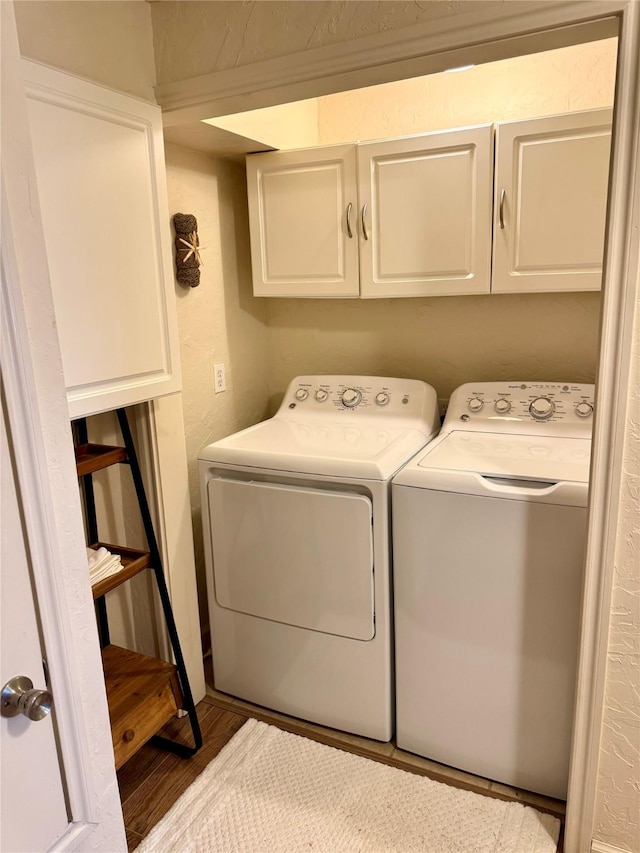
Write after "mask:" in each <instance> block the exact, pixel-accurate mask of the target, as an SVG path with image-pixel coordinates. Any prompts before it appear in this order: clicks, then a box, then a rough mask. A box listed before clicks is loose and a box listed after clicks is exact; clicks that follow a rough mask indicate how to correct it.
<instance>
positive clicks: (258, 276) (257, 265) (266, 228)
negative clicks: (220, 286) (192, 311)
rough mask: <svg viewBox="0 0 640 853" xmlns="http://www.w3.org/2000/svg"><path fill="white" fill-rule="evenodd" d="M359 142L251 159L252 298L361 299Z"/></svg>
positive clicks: (259, 156)
mask: <svg viewBox="0 0 640 853" xmlns="http://www.w3.org/2000/svg"><path fill="white" fill-rule="evenodd" d="M355 163H356V155H355V146H353V145H337V146H331V147H328V148H310V149H305V150H303V151H291V152H282V151H277V152H273V153H269V154H254V155H252V156H249V157H247V185H248V195H249V225H250V229H251V263H252V267H253V292H254V295H255V296H314V297H318V296H319V297H323V296H357V295H358V290H359V285H358V248H357V241H358V238H357V233H356V227H355V221H354V220H355V215H356V211H357V198H356V166H355Z"/></svg>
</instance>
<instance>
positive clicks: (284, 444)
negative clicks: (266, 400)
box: [200, 417, 429, 480]
mask: <svg viewBox="0 0 640 853" xmlns="http://www.w3.org/2000/svg"><path fill="white" fill-rule="evenodd" d="M428 439H429V436H427V435H425V434H424V433H422V432H420V431H419V430H417V429H399V428H397V427H392V428H385V427H382V426H380V425H378V426H375V427H373V426H372V427H369V426H361V425H359V426H355V425H353V424H352V423H335V422H330V421H324V420H323V421H322V422H318V421H316V422H292V421H285V420H282V419H280V418H277V417H275V418H271V419H270V420H268V421H263V422H262V423H260V424H256V426H252V427H249V428H248V429H245V430H243V431H242V432H238V433H235V434H234V435H231V436H229V437H228V438H223V439H222V440H221V441H217V442H215V444H210V445H209V446H208V447H205V448H204V449H203V450H202V451H201V453H200V459H202V460H205V461H207V462H218V463H221V464H231V465H242V466H249V467H252V468H267V469H272V470H276V471H295V472H298V473H303V474H322V475H327V476H333V477H354V478H358V479H368V480H386V479H389V478H390V477H391V476H392V475H393V474H394V473H395V472H396V471H397V470H398V468H400V466H401V465H403V464H404V463H405V462H406V461H407V460H408V459H410V458H411V457H412V456H413V455H414V454H415V453H417V452H418V450H420V449H421V448H422V447H424V445H425V444H426V443H427V441H428Z"/></svg>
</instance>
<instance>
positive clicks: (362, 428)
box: [199, 376, 440, 741]
mask: <svg viewBox="0 0 640 853" xmlns="http://www.w3.org/2000/svg"><path fill="white" fill-rule="evenodd" d="M439 426H440V422H439V418H438V407H437V400H436V393H435V391H434V389H433V388H431V386H429V385H427V384H425V383H424V382H420V381H418V380H411V379H389V378H380V377H369V376H299V377H298V378H297V379H294V380H293V382H291V384H290V385H289V388H288V389H287V392H286V394H285V396H284V399H283V401H282V404H281V405H280V408H279V409H278V412H277V414H276V415H275V416H274V417H273V418H271V419H269V420H267V421H264V422H262V423H260V424H257V425H256V426H253V427H250V428H249V429H246V430H243V431H242V432H239V433H236V434H235V435H232V436H230V437H228V438H225V439H222V440H221V441H218V442H216V443H215V444H211V445H209V446H208V447H205V448H204V449H203V450H202V452H201V454H200V462H199V466H200V483H201V493H202V517H203V530H204V547H205V562H206V568H207V586H208V598H209V613H210V619H211V636H212V650H213V673H214V686H215V688H216V689H217V690H221V691H223V692H225V693H229V694H231V695H232V696H237V697H240V698H242V699H246V700H248V701H250V702H255V703H257V704H259V705H263V706H265V707H267V708H272V709H274V710H277V711H281V712H284V713H286V714H291V715H293V716H296V717H301V718H302V719H305V720H310V721H313V722H317V723H321V724H323V725H327V726H331V727H333V728H337V729H342V730H343V731H347V732H353V733H356V734H360V735H364V736H366V737H370V738H375V739H378V740H383V741H384V740H389V739H390V738H391V735H392V722H393V715H392V703H393V672H392V624H391V594H390V539H391V534H390V525H389V497H390V483H391V477H392V476H393V474H394V473H395V472H396V471H397V470H398V469H399V468H400V467H401V466H402V465H403V464H404V463H405V462H406V461H407V460H408V459H410V458H411V457H412V456H413V455H414V454H415V453H417V452H418V451H419V450H420V449H421V448H422V447H423V446H424V445H425V444H426V443H427V442H428V441H429V440H430V439H431V438H433V437H434V435H435V434H436V433H437V431H438V429H439Z"/></svg>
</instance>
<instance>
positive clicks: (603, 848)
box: [591, 841, 629, 853]
mask: <svg viewBox="0 0 640 853" xmlns="http://www.w3.org/2000/svg"><path fill="white" fill-rule="evenodd" d="M591 853H629V851H628V850H623V848H622V847H614V846H613V844H606V843H605V842H604V841H593V842H592V844H591Z"/></svg>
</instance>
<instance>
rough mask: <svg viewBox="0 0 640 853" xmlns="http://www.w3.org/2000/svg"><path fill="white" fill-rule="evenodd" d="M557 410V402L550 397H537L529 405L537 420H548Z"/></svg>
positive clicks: (532, 414)
mask: <svg viewBox="0 0 640 853" xmlns="http://www.w3.org/2000/svg"><path fill="white" fill-rule="evenodd" d="M555 410H556V407H555V403H554V402H553V400H550V399H549V398H548V397H536V399H535V400H533V402H532V403H531V405H530V406H529V411H530V412H531V416H532V417H533V418H535V419H536V420H537V421H546V420H547V419H548V418H550V417H551V415H552V414H553V413H554V412H555Z"/></svg>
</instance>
